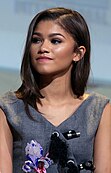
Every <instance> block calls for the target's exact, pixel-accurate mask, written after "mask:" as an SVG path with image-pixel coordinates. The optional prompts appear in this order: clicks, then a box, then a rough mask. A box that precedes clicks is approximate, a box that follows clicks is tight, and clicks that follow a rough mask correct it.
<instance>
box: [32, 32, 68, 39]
mask: <svg viewBox="0 0 111 173" xmlns="http://www.w3.org/2000/svg"><path fill="white" fill-rule="evenodd" d="M33 35H37V36H40V37H42V34H41V33H40V32H34V33H33ZM54 36H61V37H63V38H65V36H64V35H62V34H60V33H56V32H55V33H51V34H49V37H54Z"/></svg>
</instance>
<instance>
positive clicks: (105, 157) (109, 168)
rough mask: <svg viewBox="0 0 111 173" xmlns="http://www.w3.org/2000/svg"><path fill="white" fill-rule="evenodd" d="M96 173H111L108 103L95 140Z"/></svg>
mask: <svg viewBox="0 0 111 173" xmlns="http://www.w3.org/2000/svg"><path fill="white" fill-rule="evenodd" d="M94 164H95V167H96V169H95V173H111V105H110V103H108V104H107V105H106V106H105V108H104V111H103V114H102V118H101V121H100V124H99V128H98V131H97V134H96V138H95V145H94Z"/></svg>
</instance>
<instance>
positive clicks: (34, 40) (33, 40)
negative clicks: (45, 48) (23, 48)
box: [32, 37, 42, 44]
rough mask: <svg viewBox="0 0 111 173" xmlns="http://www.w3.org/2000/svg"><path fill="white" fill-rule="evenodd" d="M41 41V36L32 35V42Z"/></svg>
mask: <svg viewBox="0 0 111 173" xmlns="http://www.w3.org/2000/svg"><path fill="white" fill-rule="evenodd" d="M41 42H42V40H41V38H39V37H32V43H36V44H39V43H41Z"/></svg>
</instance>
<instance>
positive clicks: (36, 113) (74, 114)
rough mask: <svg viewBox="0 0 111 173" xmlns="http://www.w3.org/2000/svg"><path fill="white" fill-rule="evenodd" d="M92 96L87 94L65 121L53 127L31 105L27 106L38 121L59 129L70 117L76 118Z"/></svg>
mask: <svg viewBox="0 0 111 173" xmlns="http://www.w3.org/2000/svg"><path fill="white" fill-rule="evenodd" d="M92 95H93V94H89V96H88V97H87V98H86V99H85V100H84V101H83V102H82V103H81V104H80V105H79V106H78V107H77V109H76V110H75V111H74V112H73V113H72V114H71V115H70V116H69V117H68V118H66V119H65V120H63V121H62V122H61V123H60V124H58V125H57V126H56V125H54V124H53V123H52V122H51V121H49V120H48V119H47V118H46V117H44V116H43V115H42V114H41V113H40V112H38V111H37V110H35V109H34V108H33V107H32V106H31V105H29V108H30V109H32V110H33V111H34V113H35V115H36V117H37V118H38V116H39V118H40V119H42V120H43V121H44V123H48V124H49V125H51V126H52V127H53V128H59V127H61V126H62V125H64V124H65V123H66V122H67V121H69V120H70V119H71V118H72V117H75V118H76V115H77V113H78V111H79V110H80V109H81V108H82V106H84V104H85V103H86V102H87V101H88V100H90V98H91V97H92Z"/></svg>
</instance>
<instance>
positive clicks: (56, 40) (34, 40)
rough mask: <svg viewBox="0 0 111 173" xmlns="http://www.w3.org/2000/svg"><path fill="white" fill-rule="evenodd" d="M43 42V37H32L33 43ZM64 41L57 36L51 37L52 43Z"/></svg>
mask: <svg viewBox="0 0 111 173" xmlns="http://www.w3.org/2000/svg"><path fill="white" fill-rule="evenodd" d="M41 42H42V39H40V38H38V37H34V38H32V43H35V44H39V43H41ZM61 42H62V41H61V40H60V39H56V38H53V39H51V43H52V44H55V45H56V44H60V43H61Z"/></svg>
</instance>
